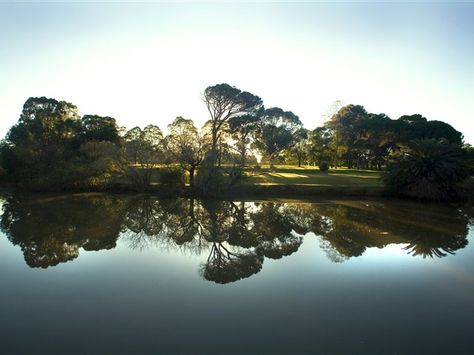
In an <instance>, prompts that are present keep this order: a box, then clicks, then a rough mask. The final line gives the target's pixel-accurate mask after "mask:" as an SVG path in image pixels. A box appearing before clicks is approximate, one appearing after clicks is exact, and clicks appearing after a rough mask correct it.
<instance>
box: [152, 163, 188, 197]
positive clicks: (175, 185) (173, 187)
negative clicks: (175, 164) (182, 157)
mask: <svg viewBox="0 0 474 355" xmlns="http://www.w3.org/2000/svg"><path fill="white" fill-rule="evenodd" d="M157 181H158V183H159V184H160V185H161V187H162V190H163V192H166V193H170V194H175V193H177V192H180V191H183V190H184V186H185V183H184V173H183V171H182V170H180V169H175V168H167V169H162V170H160V171H158V176H157Z"/></svg>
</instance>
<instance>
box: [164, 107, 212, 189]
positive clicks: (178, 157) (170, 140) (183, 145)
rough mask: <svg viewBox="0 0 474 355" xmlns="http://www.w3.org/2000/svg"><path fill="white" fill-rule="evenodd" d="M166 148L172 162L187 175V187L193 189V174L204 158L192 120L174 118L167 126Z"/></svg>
mask: <svg viewBox="0 0 474 355" xmlns="http://www.w3.org/2000/svg"><path fill="white" fill-rule="evenodd" d="M168 131H169V132H170V133H169V135H168V136H167V137H166V146H167V148H168V151H169V152H170V153H171V154H172V156H173V158H174V160H175V161H176V162H178V163H179V164H180V165H181V168H182V169H183V170H185V171H187V172H188V173H189V185H190V187H191V189H193V188H194V173H195V171H196V169H197V168H198V166H199V165H200V164H201V162H202V159H203V156H204V147H203V140H202V138H201V137H200V135H199V132H198V130H197V128H196V127H195V126H194V123H193V121H192V120H188V119H185V118H183V117H181V116H179V117H176V118H175V120H174V121H173V123H171V124H169V125H168Z"/></svg>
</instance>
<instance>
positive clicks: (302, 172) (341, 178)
mask: <svg viewBox="0 0 474 355" xmlns="http://www.w3.org/2000/svg"><path fill="white" fill-rule="evenodd" d="M246 175H247V179H245V181H244V182H243V185H264V186H271V185H286V186H294V185H298V186H315V187H317V186H320V187H379V186H380V187H381V186H383V183H382V181H381V180H380V172H379V171H373V170H356V169H347V168H339V169H330V170H329V171H328V172H321V171H319V169H318V168H316V167H312V166H304V167H300V168H299V167H295V166H290V165H277V166H275V167H274V168H273V169H270V168H269V167H262V169H260V170H253V169H251V168H249V169H248V170H247V171H246Z"/></svg>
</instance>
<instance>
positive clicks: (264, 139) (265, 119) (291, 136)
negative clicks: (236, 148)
mask: <svg viewBox="0 0 474 355" xmlns="http://www.w3.org/2000/svg"><path fill="white" fill-rule="evenodd" d="M301 129H302V123H301V121H300V119H299V118H298V116H296V115H295V114H294V113H293V112H291V111H283V110H282V109H281V108H279V107H273V108H269V109H266V110H265V111H263V113H262V116H261V123H260V127H259V130H258V132H257V133H256V140H255V143H254V145H255V147H256V148H257V149H258V150H259V151H260V152H261V153H262V155H263V156H264V157H265V158H266V159H267V160H268V161H269V162H270V164H274V163H275V162H276V160H277V159H278V157H279V155H280V153H281V152H282V151H283V150H285V149H288V148H290V147H293V146H294V145H295V143H296V142H297V141H298V137H300V136H301V137H303V136H304V135H305V133H306V132H303V131H302V130H301ZM297 132H300V134H297Z"/></svg>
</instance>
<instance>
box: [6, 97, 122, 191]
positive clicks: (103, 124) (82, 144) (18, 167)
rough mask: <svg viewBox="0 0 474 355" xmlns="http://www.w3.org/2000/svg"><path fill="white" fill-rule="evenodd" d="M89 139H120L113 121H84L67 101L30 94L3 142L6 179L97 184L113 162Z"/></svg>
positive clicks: (46, 185) (49, 185)
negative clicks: (31, 95) (17, 119)
mask: <svg viewBox="0 0 474 355" xmlns="http://www.w3.org/2000/svg"><path fill="white" fill-rule="evenodd" d="M90 142H109V143H117V142H118V130H117V126H116V124H115V120H114V119H113V118H111V117H100V116H84V117H83V118H82V120H81V119H80V118H79V115H78V110H77V107H76V106H75V105H73V104H71V103H69V102H65V101H57V100H55V99H48V98H45V97H40V98H33V97H32V98H29V99H28V100H27V101H26V102H25V104H24V106H23V111H22V114H21V116H20V119H19V121H18V123H17V124H16V125H15V126H13V127H12V128H11V129H10V131H9V132H8V134H7V136H6V139H5V141H4V143H3V144H2V147H1V153H2V167H3V169H4V171H5V174H6V178H8V179H9V180H10V181H13V182H17V183H19V184H20V185H22V186H23V187H26V188H32V189H55V190H58V189H84V188H86V189H87V188H88V186H87V185H88V184H89V183H91V186H92V185H93V186H94V187H97V185H98V184H102V182H104V181H103V179H104V177H105V173H106V171H107V170H108V169H109V168H110V164H108V163H107V162H106V161H105V160H106V159H105V157H104V154H105V153H106V152H107V149H104V147H100V148H99V147H95V148H92V147H91V146H89V143H90ZM99 151H100V153H99ZM104 159H105V160H104Z"/></svg>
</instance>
